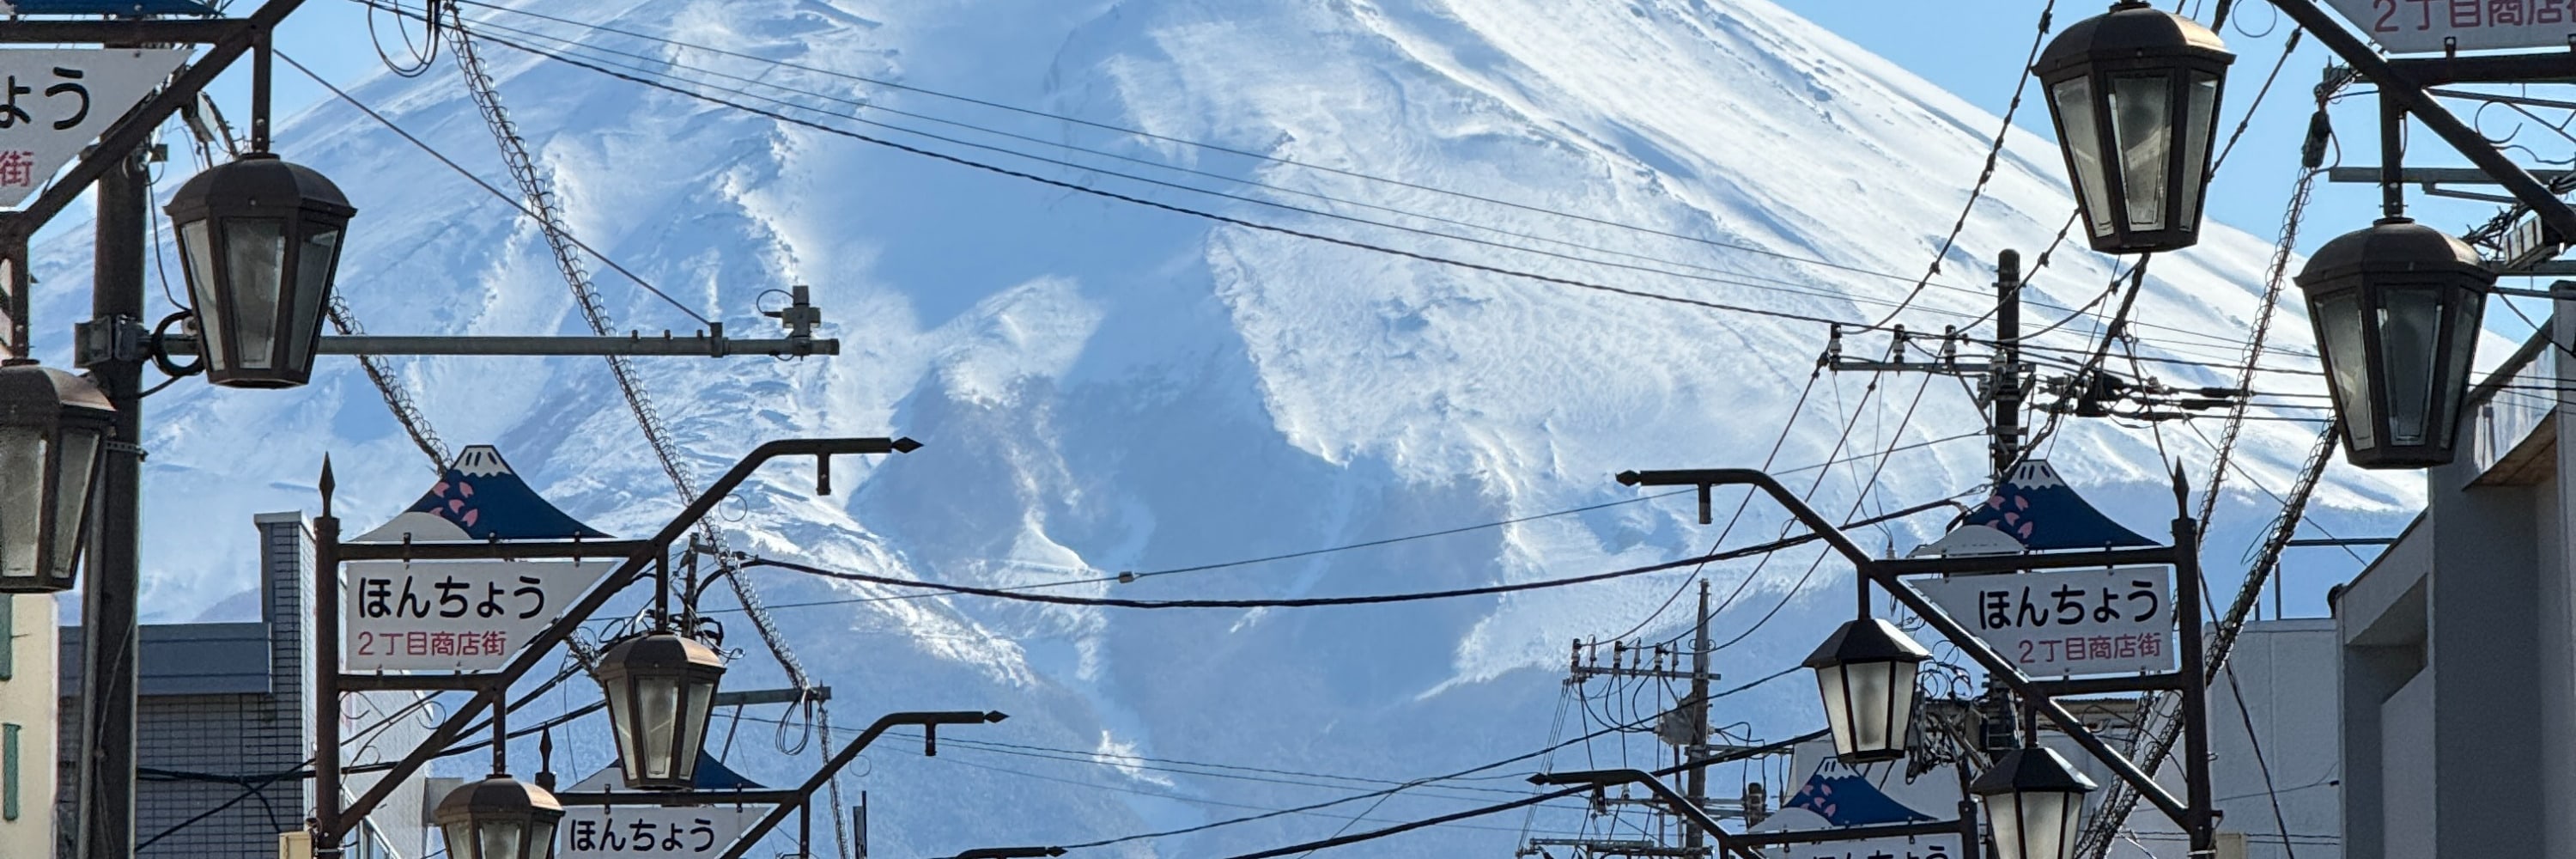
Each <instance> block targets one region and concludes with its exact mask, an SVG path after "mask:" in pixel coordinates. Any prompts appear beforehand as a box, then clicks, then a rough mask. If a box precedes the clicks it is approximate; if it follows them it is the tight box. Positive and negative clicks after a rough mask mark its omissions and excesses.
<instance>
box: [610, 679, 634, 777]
mask: <svg viewBox="0 0 2576 859" xmlns="http://www.w3.org/2000/svg"><path fill="white" fill-rule="evenodd" d="M601 685H603V686H605V687H606V688H607V690H608V724H609V727H610V728H612V729H614V730H615V731H616V732H617V753H618V754H620V755H624V756H625V757H626V777H627V778H628V779H633V778H635V777H637V776H640V775H643V773H644V769H643V766H644V761H643V758H642V757H641V753H642V752H643V750H642V749H638V748H636V747H635V720H636V718H637V717H636V715H635V696H634V694H633V693H632V691H631V690H632V688H633V686H634V682H633V681H631V680H628V679H626V678H623V677H620V678H618V679H616V680H612V681H609V682H607V683H604V684H601Z"/></svg>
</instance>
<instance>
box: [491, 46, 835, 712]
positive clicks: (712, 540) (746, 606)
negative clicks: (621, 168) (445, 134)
mask: <svg viewBox="0 0 2576 859" xmlns="http://www.w3.org/2000/svg"><path fill="white" fill-rule="evenodd" d="M446 12H447V16H448V26H447V27H446V28H445V34H446V36H447V38H448V42H449V44H450V45H451V46H452V47H454V49H455V51H456V67H457V69H458V70H460V71H461V72H462V73H463V75H464V77H465V82H466V84H467V89H468V90H470V91H471V92H472V94H473V97H474V106H475V108H476V109H478V110H480V111H481V112H482V114H483V122H484V124H485V125H487V126H490V127H491V130H492V138H493V140H494V142H496V143H497V144H499V146H500V149H501V158H502V160H503V161H505V162H507V163H508V164H509V167H510V178H511V179H512V180H513V181H515V182H517V183H518V186H519V193H520V194H521V195H523V196H525V197H526V198H527V201H528V208H529V209H530V210H531V211H532V212H534V213H535V215H536V216H537V222H538V226H539V227H540V229H541V231H542V232H544V233H545V237H546V245H547V247H549V248H551V249H553V251H554V257H555V266H556V268H558V269H560V270H561V271H562V273H563V278H564V284H565V285H566V286H568V287H570V288H571V289H572V295H573V302H574V303H575V304H577V305H579V306H580V308H581V315H582V319H583V320H584V321H586V322H588V323H589V324H590V330H591V333H593V334H597V335H600V336H603V337H605V336H610V335H611V334H612V333H613V329H614V327H615V325H614V322H613V321H612V320H611V319H610V317H609V315H608V309H607V307H606V305H605V304H604V303H603V302H602V301H601V300H600V297H599V290H598V289H597V288H596V287H594V286H592V285H591V282H590V271H589V269H588V267H586V266H584V265H583V264H582V262H581V257H580V250H579V248H577V247H575V246H574V245H573V243H572V241H571V240H570V237H571V234H572V232H571V230H570V228H568V227H566V226H565V225H564V221H563V215H562V214H561V213H560V211H559V210H558V207H557V206H556V204H555V194H554V190H553V188H552V186H551V184H550V183H549V182H548V181H547V180H546V177H545V174H543V173H542V172H540V171H538V170H537V165H536V160H535V159H533V158H531V157H529V155H528V145H527V142H526V141H525V140H524V139H522V138H521V137H520V135H519V129H518V125H517V124H516V123H514V122H512V121H511V120H510V112H509V110H508V109H507V108H505V107H503V106H502V104H501V94H500V90H499V89H498V87H496V86H495V85H494V84H493V82H492V76H491V74H490V73H488V72H486V71H485V70H484V66H483V57H482V55H481V54H480V53H479V52H477V51H476V50H475V47H474V39H473V36H472V35H471V34H469V33H467V32H466V29H465V19H464V16H463V15H462V13H460V12H458V11H457V4H453V3H451V4H448V5H447V9H446ZM606 357H607V360H608V371H609V374H610V375H612V376H615V377H616V379H617V388H618V391H619V392H620V393H622V394H624V395H625V398H626V405H627V407H628V409H629V410H630V411H632V412H634V414H635V424H636V426H637V427H638V428H640V429H642V430H643V432H644V441H645V443H646V444H647V445H649V446H650V447H651V448H652V450H653V456H654V458H655V459H656V460H658V461H659V462H660V463H661V466H662V474H663V475H664V476H666V477H668V478H670V480H671V488H672V489H674V490H676V491H677V492H678V493H679V495H680V499H681V501H683V502H687V501H690V500H693V499H695V498H696V497H697V494H698V490H697V481H696V480H695V479H693V478H692V477H691V476H690V475H689V472H688V469H687V468H686V467H684V466H683V465H682V464H681V462H680V456H679V451H678V450H677V448H676V447H674V446H673V445H672V443H671V440H670V432H669V430H668V429H667V428H666V427H665V425H664V422H663V420H662V414H661V412H660V410H658V409H656V408H654V406H653V400H652V398H651V397H650V396H649V395H647V394H646V393H645V389H644V385H643V381H642V379H641V378H639V377H638V376H637V375H636V373H635V370H634V367H633V366H632V365H631V364H629V363H628V362H627V360H626V358H625V357H624V356H620V355H610V356H606ZM697 529H698V533H699V535H700V536H702V537H704V538H705V540H706V542H707V543H708V544H709V545H710V546H711V547H713V548H714V550H715V552H716V557H717V558H718V559H719V560H718V563H719V564H724V565H728V566H729V565H730V564H731V562H730V561H729V560H724V558H725V557H726V553H725V548H724V535H723V534H722V533H720V532H718V531H717V530H716V527H715V523H714V522H713V521H710V520H704V519H701V520H699V522H698V524H697ZM725 580H726V582H727V583H728V584H730V585H732V586H733V592H734V596H736V597H738V598H740V599H741V600H742V605H743V610H744V612H745V613H746V614H748V615H749V616H750V618H751V625H752V628H753V629H755V630H758V631H759V632H760V638H761V642H762V643H763V644H765V645H767V646H768V648H769V652H770V654H771V655H772V656H775V657H777V659H778V662H779V665H780V666H782V667H784V668H785V669H786V671H787V679H788V681H789V683H790V684H792V685H794V686H795V687H796V688H797V689H800V690H801V689H806V688H810V687H811V686H812V685H813V684H812V683H811V682H810V681H809V680H808V679H807V677H806V674H805V666H804V664H803V663H802V662H799V661H798V660H797V659H796V655H795V653H794V652H793V651H791V650H789V649H788V647H787V642H786V640H785V639H784V638H783V637H782V636H780V634H779V632H778V625H777V623H776V622H775V621H773V620H772V619H771V618H770V616H769V612H768V610H767V609H766V607H764V606H763V605H762V604H761V602H760V597H759V595H758V594H757V593H755V592H754V591H753V589H752V587H751V585H750V583H749V582H748V581H747V580H746V579H744V577H742V576H741V575H730V576H726V577H725Z"/></svg>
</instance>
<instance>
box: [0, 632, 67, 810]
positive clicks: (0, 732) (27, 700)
mask: <svg viewBox="0 0 2576 859" xmlns="http://www.w3.org/2000/svg"><path fill="white" fill-rule="evenodd" d="M0 620H5V622H6V624H7V626H6V627H5V628H0V637H5V639H6V640H5V641H0V666H5V667H6V670H5V671H0V857H16V856H27V857H42V856H51V855H53V851H54V811H53V809H54V781H55V779H54V754H53V749H54V743H55V740H54V732H55V725H56V719H57V718H58V717H57V709H56V708H57V707H58V706H59V705H58V703H57V701H56V699H57V697H58V695H59V693H57V692H56V691H55V686H54V684H55V682H56V681H55V674H54V659H55V644H54V597H53V595H51V594H15V595H10V594H0ZM13 761H14V763H15V766H14V767H8V766H6V764H7V763H9V762H13ZM13 797H14V802H12V801H11V799H12V798H13Z"/></svg>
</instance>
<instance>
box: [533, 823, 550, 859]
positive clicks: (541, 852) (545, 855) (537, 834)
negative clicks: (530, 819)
mask: <svg viewBox="0 0 2576 859" xmlns="http://www.w3.org/2000/svg"><path fill="white" fill-rule="evenodd" d="M554 855H555V822H554V821H551V820H539V821H536V822H534V823H530V824H528V859H553V856H554Z"/></svg>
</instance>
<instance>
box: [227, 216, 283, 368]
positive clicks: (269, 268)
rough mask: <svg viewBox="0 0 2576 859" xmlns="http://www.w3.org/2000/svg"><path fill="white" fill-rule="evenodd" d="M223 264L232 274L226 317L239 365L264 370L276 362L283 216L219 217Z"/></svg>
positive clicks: (281, 279) (281, 275)
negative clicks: (229, 309)
mask: <svg viewBox="0 0 2576 859" xmlns="http://www.w3.org/2000/svg"><path fill="white" fill-rule="evenodd" d="M224 264H225V265H226V266H227V269H226V271H227V273H229V274H231V275H232V278H231V285H232V293H233V305H232V311H233V318H232V319H231V320H229V321H230V323H231V324H232V325H233V326H234V331H233V333H234V334H236V335H238V336H239V337H240V338H241V367H242V369H246V370H265V369H269V368H270V367H273V366H275V365H276V361H277V358H276V355H275V346H276V343H277V335H278V331H277V302H278V294H277V293H278V290H279V289H282V288H283V287H284V286H285V278H286V221H284V220H283V219H279V218H226V219H224ZM217 321H224V320H217Z"/></svg>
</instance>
